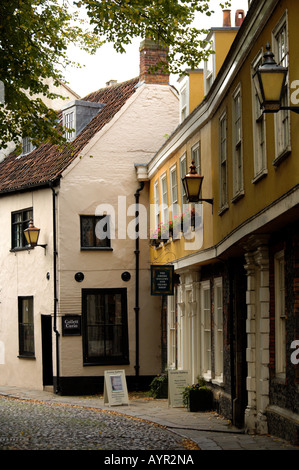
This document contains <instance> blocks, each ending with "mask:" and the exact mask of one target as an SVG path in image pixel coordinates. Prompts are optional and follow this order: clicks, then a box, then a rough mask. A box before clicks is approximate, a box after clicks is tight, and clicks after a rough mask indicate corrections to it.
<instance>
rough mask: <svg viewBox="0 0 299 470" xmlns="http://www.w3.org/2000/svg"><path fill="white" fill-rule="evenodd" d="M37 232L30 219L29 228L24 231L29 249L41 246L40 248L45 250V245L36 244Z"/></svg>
mask: <svg viewBox="0 0 299 470" xmlns="http://www.w3.org/2000/svg"><path fill="white" fill-rule="evenodd" d="M39 232H40V229H39V228H37V227H35V226H34V225H33V219H30V222H29V227H28V228H26V230H24V235H25V238H26V240H27V243H28V245H30V246H31V248H34V247H35V246H41V247H42V248H46V246H47V245H38V244H37V242H38V237H39Z"/></svg>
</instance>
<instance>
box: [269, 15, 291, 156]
mask: <svg viewBox="0 0 299 470" xmlns="http://www.w3.org/2000/svg"><path fill="white" fill-rule="evenodd" d="M272 37H273V52H274V55H275V60H276V62H277V64H279V65H282V66H283V67H288V64H289V48H288V47H289V46H288V30H287V14H286V13H285V14H284V15H283V17H282V19H281V20H280V22H279V23H278V25H277V26H276V28H275V29H274V31H273V36H272ZM281 105H282V106H289V84H288V76H287V79H286V84H285V87H284V90H283V95H282V101H281ZM274 122H275V147H276V148H275V160H274V162H275V161H278V160H279V159H280V158H281V157H282V156H284V155H285V154H286V153H287V152H289V151H290V143H291V140H290V112H289V111H288V110H285V109H283V110H281V111H279V112H278V113H276V114H275V116H274Z"/></svg>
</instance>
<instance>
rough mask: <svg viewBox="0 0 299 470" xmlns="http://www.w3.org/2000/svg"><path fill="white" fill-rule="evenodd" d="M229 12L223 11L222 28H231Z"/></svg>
mask: <svg viewBox="0 0 299 470" xmlns="http://www.w3.org/2000/svg"><path fill="white" fill-rule="evenodd" d="M230 13H231V10H223V27H228V28H230V27H231V17H230Z"/></svg>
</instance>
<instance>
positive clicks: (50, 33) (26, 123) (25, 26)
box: [0, 0, 101, 148]
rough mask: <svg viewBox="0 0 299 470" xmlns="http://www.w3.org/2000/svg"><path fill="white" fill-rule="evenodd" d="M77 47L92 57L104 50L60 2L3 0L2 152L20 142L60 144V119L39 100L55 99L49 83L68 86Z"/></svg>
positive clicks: (0, 49) (0, 69)
mask: <svg viewBox="0 0 299 470" xmlns="http://www.w3.org/2000/svg"><path fill="white" fill-rule="evenodd" d="M70 43H76V44H77V45H79V46H80V47H81V48H83V49H85V50H88V51H89V52H91V53H93V52H95V50H96V48H97V47H99V46H100V45H101V41H100V40H99V38H98V37H96V36H94V35H93V34H91V33H90V32H89V31H85V30H84V29H83V25H82V22H80V21H79V18H78V13H76V14H71V13H69V11H68V9H67V7H66V6H65V5H64V4H62V3H61V2H60V1H59V0H2V1H1V8H0V80H1V81H2V82H3V83H4V87H5V105H4V106H3V105H2V106H1V105H0V148H1V147H3V146H5V144H7V143H8V142H10V141H14V142H18V141H19V137H21V136H30V137H32V139H33V140H34V141H35V143H36V144H38V143H41V142H44V141H45V140H46V141H51V142H52V143H54V142H55V143H56V142H58V141H59V140H61V136H60V133H59V132H58V130H57V126H56V124H57V122H56V120H57V116H56V113H55V112H54V111H53V110H51V109H48V108H47V107H46V106H45V105H44V103H43V102H42V101H41V100H40V98H37V95H39V96H40V95H43V96H44V97H46V98H49V99H54V98H55V97H58V95H57V94H55V93H51V92H50V89H49V86H48V84H47V83H48V81H49V79H51V80H52V81H53V84H54V85H56V86H59V85H60V82H61V81H63V80H64V77H63V68H64V67H66V66H67V65H70V64H71V65H74V66H78V64H73V63H72V62H71V61H70V60H69V59H68V56H67V47H68V45H69V44H70Z"/></svg>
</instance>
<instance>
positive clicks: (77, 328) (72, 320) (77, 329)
mask: <svg viewBox="0 0 299 470" xmlns="http://www.w3.org/2000/svg"><path fill="white" fill-rule="evenodd" d="M62 335H63V336H80V335H81V317H80V315H65V316H64V317H62Z"/></svg>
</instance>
